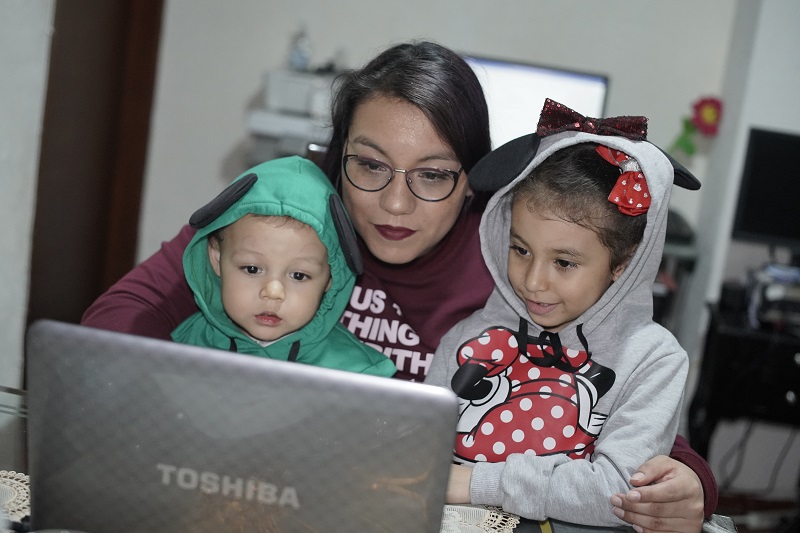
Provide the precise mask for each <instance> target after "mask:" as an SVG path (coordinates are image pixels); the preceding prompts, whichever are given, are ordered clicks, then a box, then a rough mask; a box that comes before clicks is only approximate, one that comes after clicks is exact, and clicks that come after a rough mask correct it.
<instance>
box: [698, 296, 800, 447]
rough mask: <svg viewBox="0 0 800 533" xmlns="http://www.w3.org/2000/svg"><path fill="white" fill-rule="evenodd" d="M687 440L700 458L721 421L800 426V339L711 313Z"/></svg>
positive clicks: (737, 317)
mask: <svg viewBox="0 0 800 533" xmlns="http://www.w3.org/2000/svg"><path fill="white" fill-rule="evenodd" d="M702 356H703V360H702V363H701V367H700V376H699V378H698V381H697V389H696V391H695V394H694V397H693V398H692V402H691V404H690V406H689V441H690V443H691V445H692V448H694V449H695V450H696V451H697V452H698V453H699V454H700V455H702V456H704V457H708V446H709V442H710V440H711V436H712V434H713V433H714V429H715V428H716V426H717V423H718V422H719V421H720V420H722V419H728V420H735V419H740V418H749V419H754V420H759V421H764V422H772V423H778V424H786V425H789V426H795V427H800V398H798V397H800V337H797V336H794V335H788V334H784V333H778V332H770V331H765V330H756V329H753V328H751V327H749V326H748V325H747V322H746V321H745V317H744V316H743V315H741V314H726V313H721V312H720V311H719V310H718V309H717V308H716V306H712V309H711V321H710V324H709V328H708V334H707V336H706V342H705V349H704V350H703V354H702Z"/></svg>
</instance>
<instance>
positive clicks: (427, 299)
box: [341, 213, 494, 381]
mask: <svg viewBox="0 0 800 533" xmlns="http://www.w3.org/2000/svg"><path fill="white" fill-rule="evenodd" d="M479 223H480V214H479V213H468V214H466V215H464V216H462V217H461V218H460V219H459V221H458V222H457V223H456V226H455V227H454V228H453V229H452V230H451V231H450V233H449V234H448V235H447V236H446V237H445V239H444V240H443V241H442V243H441V244H440V245H439V246H438V247H437V248H436V249H435V250H433V251H432V252H430V253H429V254H427V255H425V256H424V257H421V258H419V259H417V260H415V261H413V262H411V263H408V264H404V265H389V264H386V263H382V262H380V261H378V260H377V259H375V258H374V257H373V256H372V255H371V254H370V253H369V252H368V251H367V250H366V248H365V247H362V250H361V253H362V255H363V257H364V274H363V275H362V276H361V277H360V278H359V279H358V280H357V281H356V287H355V290H354V291H353V295H352V297H351V298H350V304H349V305H348V306H347V310H346V311H345V312H344V315H343V316H342V319H341V321H342V323H343V324H344V325H345V326H346V327H347V328H348V329H349V330H350V331H352V332H353V333H354V334H355V335H356V336H357V337H358V338H359V339H360V340H361V341H363V342H365V343H367V344H369V345H370V346H372V347H374V348H375V349H376V350H378V351H380V352H383V353H384V355H386V356H387V357H390V358H391V359H392V361H394V363H395V365H396V366H397V370H398V371H397V374H396V376H395V377H397V378H400V379H406V380H413V381H422V380H424V379H425V375H426V374H427V373H428V368H429V367H430V364H431V361H432V359H433V353H434V351H436V347H437V346H438V345H439V341H440V340H441V338H442V336H443V335H444V334H445V333H446V332H447V331H448V330H449V329H450V328H451V327H453V326H454V325H455V324H456V323H457V322H458V321H460V320H462V319H463V318H466V317H467V316H469V315H471V314H472V313H473V312H475V311H476V310H478V309H480V308H482V307H483V306H484V304H485V303H486V300H487V298H489V294H490V293H491V292H492V288H493V286H494V283H493V281H492V277H491V275H490V274H489V271H488V269H487V268H486V265H485V264H484V262H483V260H482V258H481V255H480V241H479V236H478V224H479Z"/></svg>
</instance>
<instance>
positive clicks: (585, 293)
mask: <svg viewBox="0 0 800 533" xmlns="http://www.w3.org/2000/svg"><path fill="white" fill-rule="evenodd" d="M624 270H625V265H623V266H620V267H618V268H617V269H616V270H615V271H614V272H611V254H610V253H609V251H608V249H607V248H606V247H605V246H603V244H602V243H601V242H600V240H599V239H598V238H597V235H596V234H595V233H594V232H593V231H591V230H588V229H586V228H584V227H582V226H579V225H577V224H572V223H569V222H564V221H563V220H561V219H558V218H556V217H549V218H548V217H545V216H543V214H541V213H538V212H531V210H530V209H529V208H528V206H527V205H526V198H525V197H524V196H523V197H522V198H520V199H518V200H515V201H514V204H513V206H512V209H511V245H510V248H509V250H508V280H509V282H510V283H511V286H512V287H513V288H514V292H516V294H517V296H519V297H520V298H521V299H522V301H523V302H524V303H525V305H526V306H527V308H528V315H529V316H530V317H531V320H533V321H534V322H535V323H536V324H538V325H540V326H541V327H542V328H544V329H546V330H548V331H552V332H554V333H557V332H559V331H561V330H562V329H563V328H564V327H565V326H566V325H567V324H569V323H570V322H572V321H573V320H575V319H576V318H578V317H579V316H580V315H581V314H583V312H584V311H586V310H587V309H589V308H590V307H591V306H592V305H594V304H595V302H597V300H599V299H600V297H601V296H602V295H603V293H605V292H606V289H608V287H609V286H610V285H611V283H613V282H614V281H616V280H617V279H618V278H619V276H620V275H621V274H622V272H623V271H624Z"/></svg>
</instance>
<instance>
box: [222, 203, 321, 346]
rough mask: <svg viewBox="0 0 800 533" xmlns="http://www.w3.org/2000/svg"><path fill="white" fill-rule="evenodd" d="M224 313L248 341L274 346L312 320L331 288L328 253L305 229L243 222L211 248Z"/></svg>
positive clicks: (247, 218) (245, 219)
mask: <svg viewBox="0 0 800 533" xmlns="http://www.w3.org/2000/svg"><path fill="white" fill-rule="evenodd" d="M208 253H209V259H210V261H211V265H212V267H213V268H214V271H215V272H216V273H217V275H218V276H220V278H221V279H220V281H221V284H222V304H223V306H224V307H225V312H226V313H227V314H228V316H229V317H230V318H231V320H233V321H234V322H235V323H236V324H237V325H238V326H239V327H240V328H242V329H243V330H245V331H246V332H247V333H248V334H249V335H250V336H252V337H254V338H256V339H259V340H262V341H273V340H277V339H279V338H281V337H283V336H285V335H288V334H289V333H292V332H294V331H297V330H299V329H300V328H302V327H303V326H305V325H306V324H308V323H309V322H310V321H311V319H312V318H313V317H314V314H316V312H317V308H319V304H320V302H321V301H322V296H323V295H324V294H325V291H327V290H328V289H329V288H330V286H331V271H330V265H329V264H328V251H327V249H326V248H325V245H324V244H322V241H320V239H319V237H318V236H317V233H316V232H315V231H314V230H313V229H311V228H310V227H308V226H305V225H302V226H301V225H298V224H297V223H286V222H285V221H283V222H282V221H276V220H275V219H271V218H263V217H254V216H245V217H243V218H241V219H239V220H238V221H236V222H234V223H233V224H231V225H230V226H228V227H227V228H225V230H224V233H223V239H222V241H221V242H220V243H219V244H218V245H216V244H214V243H213V242H211V241H210V242H209V246H208Z"/></svg>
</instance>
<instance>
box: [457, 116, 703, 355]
mask: <svg viewBox="0 0 800 533" xmlns="http://www.w3.org/2000/svg"><path fill="white" fill-rule="evenodd" d="M585 142H593V143H599V144H602V145H605V146H608V147H610V148H612V149H615V150H621V151H623V152H625V153H626V154H628V155H629V156H630V157H631V158H633V159H635V160H636V161H637V162H638V164H639V167H640V168H641V171H642V173H643V174H644V176H645V179H646V181H647V186H648V187H649V190H650V194H651V205H650V208H649V210H648V211H647V213H646V214H645V215H641V216H646V217H647V225H646V228H645V233H644V237H643V239H642V242H641V243H640V244H639V246H638V248H637V250H636V252H635V254H634V256H633V258H632V259H631V261H630V264H629V265H628V267H627V268H626V269H625V272H624V273H623V274H622V276H621V277H620V278H619V279H618V280H617V281H616V282H614V283H613V284H612V286H611V287H610V288H609V289H608V290H607V291H606V293H605V294H604V295H603V296H602V297H601V298H600V300H599V301H598V302H597V303H595V304H594V305H593V306H592V307H591V308H590V309H588V310H587V311H586V312H585V313H584V314H583V315H582V316H580V317H578V318H577V319H576V320H575V321H574V322H573V323H572V324H570V325H569V326H567V327H566V328H565V329H564V330H562V332H560V335H561V338H562V342H563V343H564V344H565V345H570V344H573V343H574V344H575V345H578V344H577V343H578V338H577V335H576V332H575V329H576V326H577V325H578V324H582V328H583V333H584V334H585V335H587V336H589V335H591V333H592V331H593V330H594V329H595V328H597V327H598V326H599V325H600V324H603V323H606V324H613V323H616V322H617V321H616V320H615V316H614V315H615V314H619V313H624V315H625V316H626V317H627V318H626V322H628V325H631V324H630V321H631V319H632V320H634V321H636V320H642V321H648V322H650V321H652V316H653V292H652V290H653V282H654V281H655V278H656V274H657V273H658V268H659V265H660V263H661V256H662V252H663V248H664V235H665V230H666V221H667V212H668V207H669V198H670V192H671V189H672V185H673V183H676V182H678V181H680V182H681V183H682V184H685V185H688V186H690V187H691V188H696V187H695V185H696V186H697V187H699V183H698V182H697V180H696V178H694V176H692V175H691V174H690V173H688V171H685V169H683V170H682V171H680V172H681V177H679V178H678V177H676V176H677V175H678V171H677V170H676V167H675V166H674V165H673V162H672V161H671V160H670V158H669V157H668V156H667V155H666V154H665V153H664V152H662V151H661V150H660V149H659V148H658V147H656V146H655V145H653V144H652V143H650V142H647V141H644V140H630V139H627V138H624V137H619V136H608V135H596V134H592V133H585V132H575V131H565V132H561V133H556V134H554V135H550V136H547V137H544V138H540V137H539V136H537V135H536V134H531V135H526V136H524V137H520V138H519V139H516V140H514V141H511V142H509V143H507V144H506V145H504V146H501V147H499V148H498V149H496V150H495V151H493V152H491V153H490V154H488V155H487V156H485V157H484V158H483V159H482V160H481V161H480V162H479V163H478V165H477V166H476V167H475V168H474V169H473V171H472V172H471V173H470V175H469V180H470V185H472V187H473V188H478V189H482V190H486V189H491V188H492V187H495V186H496V187H499V190H497V192H496V193H495V194H494V196H492V198H491V199H490V200H489V203H488V205H487V207H486V211H485V213H484V215H483V219H482V220H481V226H480V234H481V248H482V253H483V257H484V260H485V261H486V264H487V265H488V267H489V270H490V271H491V273H492V276H493V277H494V280H495V283H496V285H497V289H496V292H498V293H499V294H501V295H502V296H503V298H504V300H505V302H506V303H507V304H508V305H509V306H510V307H511V308H513V309H514V311H515V313H517V314H518V315H519V316H520V317H522V318H526V319H527V317H528V313H527V309H526V308H525V306H524V304H523V303H522V302H521V301H520V300H519V298H518V297H517V295H516V294H515V293H514V290H513V288H512V287H511V285H510V284H509V282H508V277H507V275H506V272H507V266H508V248H509V244H510V241H509V228H510V224H511V194H510V193H511V191H512V190H513V188H514V186H515V185H516V184H517V183H518V182H519V181H520V180H522V179H524V178H525V177H527V176H528V175H529V174H530V173H531V171H532V170H533V169H534V168H535V167H537V166H538V165H539V164H540V163H541V162H542V161H544V160H545V159H546V158H547V157H549V156H550V155H552V154H553V153H555V152H556V151H558V150H561V149H563V148H566V147H567V146H571V145H574V144H578V143H585ZM681 168H682V167H681ZM493 296H496V295H493ZM537 328H538V326H535V325H534V331H532V332H531V334H534V335H535V334H538V333H539V332H540V331H541V329H537ZM604 336H605V335H604Z"/></svg>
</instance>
